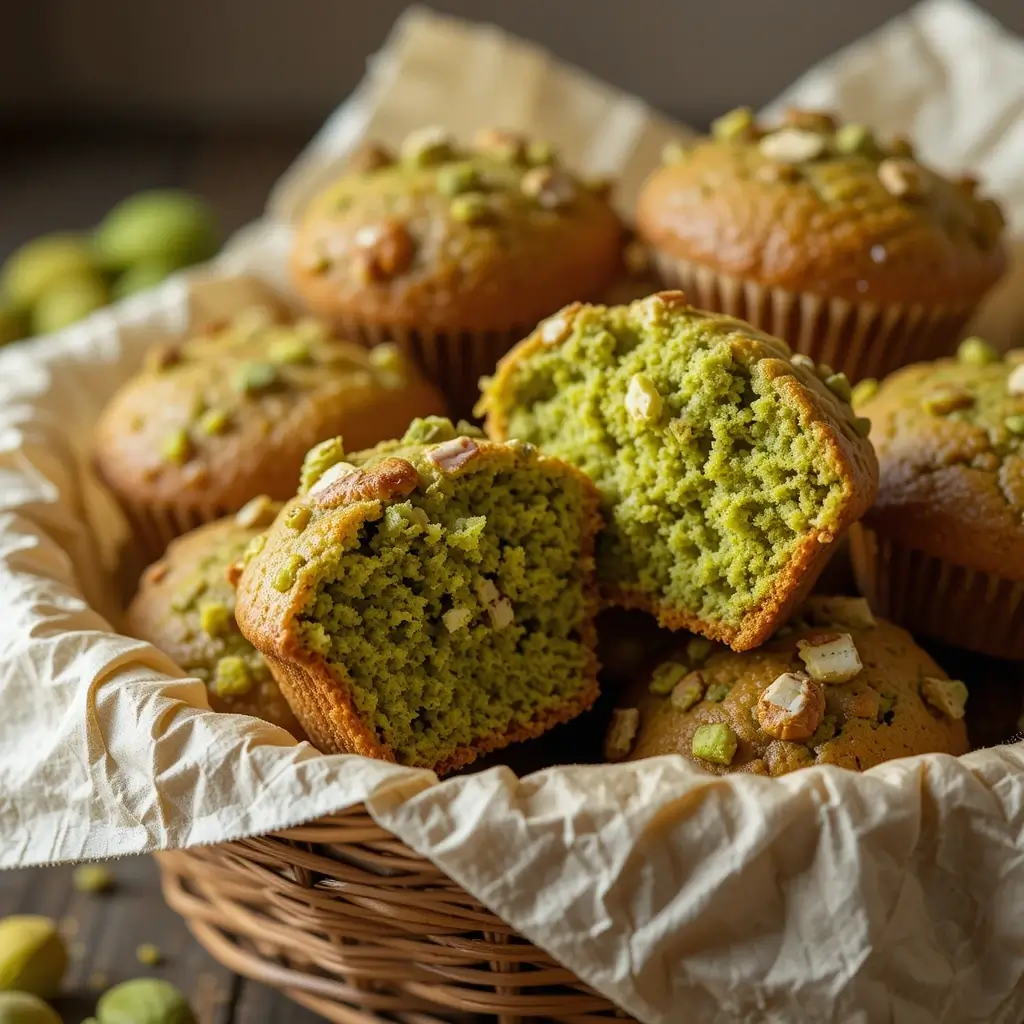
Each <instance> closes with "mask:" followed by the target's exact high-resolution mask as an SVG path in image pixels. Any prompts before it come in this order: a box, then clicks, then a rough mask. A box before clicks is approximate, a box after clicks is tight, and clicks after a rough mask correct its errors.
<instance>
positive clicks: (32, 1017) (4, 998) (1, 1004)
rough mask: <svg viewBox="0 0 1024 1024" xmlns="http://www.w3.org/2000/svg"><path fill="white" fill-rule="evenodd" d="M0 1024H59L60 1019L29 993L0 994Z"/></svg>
mask: <svg viewBox="0 0 1024 1024" xmlns="http://www.w3.org/2000/svg"><path fill="white" fill-rule="evenodd" d="M0 1024H61V1019H60V1015H59V1014H58V1013H57V1011H56V1010H54V1009H53V1007H52V1006H47V1004H46V1003H44V1002H43V1001H42V999H40V998H39V996H34V995H32V994H31V993H30V992H0Z"/></svg>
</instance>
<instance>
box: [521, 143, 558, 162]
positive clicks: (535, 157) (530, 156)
mask: <svg viewBox="0 0 1024 1024" xmlns="http://www.w3.org/2000/svg"><path fill="white" fill-rule="evenodd" d="M556 156H557V153H556V150H555V147H554V145H553V144H552V143H550V142H545V141H544V140H543V139H535V140H534V141H533V142H530V143H528V144H527V146H526V162H527V163H528V164H529V165H530V166H531V167H547V166H548V165H550V164H553V163H554V162H555V158H556Z"/></svg>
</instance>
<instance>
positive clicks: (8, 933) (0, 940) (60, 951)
mask: <svg viewBox="0 0 1024 1024" xmlns="http://www.w3.org/2000/svg"><path fill="white" fill-rule="evenodd" d="M67 966H68V951H67V947H66V946H65V945H64V940H63V939H62V938H61V935H60V932H58V931H57V925H56V924H55V923H54V922H53V921H51V920H50V919H49V918H48V917H37V916H34V915H28V914H25V915H20V916H15V917H5V918H3V920H0V992H3V991H18V992H29V993H31V994H32V995H35V996H40V997H41V998H43V999H48V998H49V997H50V996H52V995H55V994H56V992H57V990H58V989H59V988H60V983H61V980H62V979H63V977H64V972H65V971H66V970H67Z"/></svg>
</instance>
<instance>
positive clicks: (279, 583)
mask: <svg viewBox="0 0 1024 1024" xmlns="http://www.w3.org/2000/svg"><path fill="white" fill-rule="evenodd" d="M305 564H306V560H305V558H303V557H302V555H289V556H288V561H287V562H285V564H284V565H282V566H281V568H280V569H278V570H277V575H276V576H275V577H274V589H275V590H279V591H280V592H281V593H282V594H284V593H287V592H288V591H289V590H291V589H292V587H294V586H295V579H296V575H297V573H298V571H299V570H300V569H301V568H302V567H303V566H304V565H305Z"/></svg>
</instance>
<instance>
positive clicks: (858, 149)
mask: <svg viewBox="0 0 1024 1024" xmlns="http://www.w3.org/2000/svg"><path fill="white" fill-rule="evenodd" d="M833 142H834V144H835V147H836V151H837V152H839V153H842V154H843V155H844V156H849V155H852V154H854V153H863V154H867V153H873V152H874V151H875V149H876V148H877V147H876V145H875V137H874V136H873V135H872V134H871V129H870V128H868V127H866V126H865V125H862V124H844V125H843V126H842V127H841V128H840V129H839V130H838V131H837V132H836V134H835V138H834V140H833Z"/></svg>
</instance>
